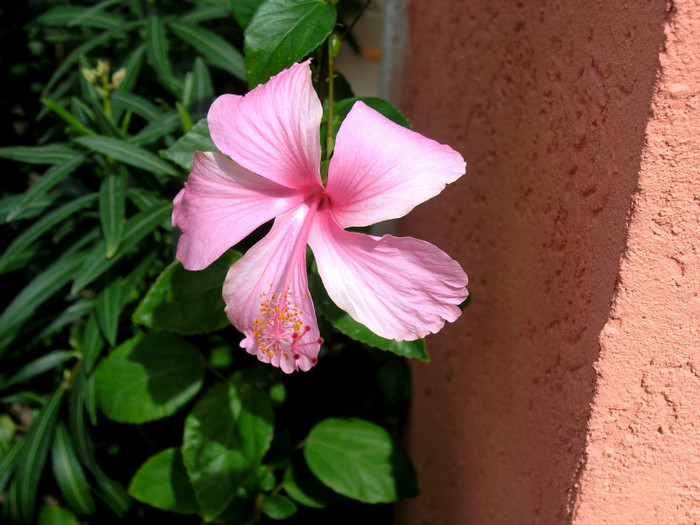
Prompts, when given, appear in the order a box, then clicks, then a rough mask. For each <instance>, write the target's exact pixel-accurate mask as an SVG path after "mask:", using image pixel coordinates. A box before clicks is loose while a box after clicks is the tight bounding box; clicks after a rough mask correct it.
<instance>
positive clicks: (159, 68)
mask: <svg viewBox="0 0 700 525" xmlns="http://www.w3.org/2000/svg"><path fill="white" fill-rule="evenodd" d="M146 53H147V54H148V60H149V62H150V63H151V65H152V66H153V69H155V71H156V73H157V74H158V78H159V79H160V81H161V82H162V83H163V85H164V86H165V87H166V88H167V89H169V90H170V91H172V92H173V93H174V94H175V95H176V96H177V97H178V98H180V97H181V95H182V79H180V78H177V77H176V76H175V74H174V73H173V68H172V65H171V63H170V58H169V57H168V38H167V35H166V32H165V24H164V23H163V20H162V19H161V18H160V17H157V16H150V17H149V18H148V21H147V23H146Z"/></svg>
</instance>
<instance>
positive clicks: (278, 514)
mask: <svg viewBox="0 0 700 525" xmlns="http://www.w3.org/2000/svg"><path fill="white" fill-rule="evenodd" d="M262 511H263V514H265V516H267V517H268V518H270V519H273V520H286V519H287V518H289V517H291V516H292V515H294V514H295V513H296V511H297V506H296V505H295V504H294V502H293V501H292V500H290V499H289V498H285V497H284V496H281V495H280V494H266V495H264V496H263V500H262Z"/></svg>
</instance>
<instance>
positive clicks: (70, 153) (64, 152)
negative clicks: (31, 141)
mask: <svg viewBox="0 0 700 525" xmlns="http://www.w3.org/2000/svg"><path fill="white" fill-rule="evenodd" d="M79 156H80V153H79V152H77V151H75V150H74V149H73V148H71V147H69V146H66V145H64V144H50V145H48V146H5V147H4V148H0V157H3V158H6V159H11V160H16V161H19V162H25V163H27V164H58V163H60V162H65V161H68V160H71V159H74V158H75V157H79Z"/></svg>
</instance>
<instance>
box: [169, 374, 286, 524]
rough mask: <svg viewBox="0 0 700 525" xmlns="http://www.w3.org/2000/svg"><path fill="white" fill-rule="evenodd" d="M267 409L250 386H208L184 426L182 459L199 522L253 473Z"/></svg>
mask: <svg viewBox="0 0 700 525" xmlns="http://www.w3.org/2000/svg"><path fill="white" fill-rule="evenodd" d="M273 417H274V414H273V411H272V405H271V403H270V400H269V398H268V397H267V395H266V394H265V392H264V391H263V390H262V389H260V388H258V387H256V386H254V385H250V384H244V383H238V384H236V383H230V384H228V385H223V384H216V385H214V386H213V387H212V388H211V389H210V390H209V391H208V392H207V393H206V394H205V395H204V397H203V398H202V399H201V400H200V401H199V402H198V403H197V405H196V406H195V407H194V409H193V410H192V412H191V413H190V415H189V416H187V419H186V420H185V432H184V440H183V445H182V456H183V459H184V462H185V467H186V468H187V473H188V475H189V478H190V482H191V483H192V487H193V488H194V491H195V494H196V496H197V501H198V502H199V504H200V506H201V508H202V512H201V515H202V517H203V518H204V519H205V520H208V521H210V520H211V519H213V518H215V517H216V516H217V515H219V514H220V513H221V512H222V511H223V510H224V509H225V508H226V506H227V505H228V504H229V503H230V502H231V501H232V500H233V497H234V495H235V493H236V490H237V489H238V488H239V487H240V486H241V485H242V484H243V483H244V482H245V480H246V478H247V477H248V476H249V475H250V474H251V473H253V472H254V471H255V469H256V467H257V466H258V464H259V463H260V461H261V460H262V458H263V456H264V455H265V452H266V451H267V449H268V448H269V446H270V443H271V441H272V435H273Z"/></svg>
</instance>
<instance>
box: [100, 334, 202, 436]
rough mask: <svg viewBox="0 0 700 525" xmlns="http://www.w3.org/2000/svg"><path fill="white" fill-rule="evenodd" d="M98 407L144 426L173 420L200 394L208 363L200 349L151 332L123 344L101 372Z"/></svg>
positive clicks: (171, 337) (105, 363) (129, 421)
mask: <svg viewBox="0 0 700 525" xmlns="http://www.w3.org/2000/svg"><path fill="white" fill-rule="evenodd" d="M95 378H96V381H97V383H96V386H97V403H98V405H99V407H100V409H101V410H102V412H103V413H104V414H105V415H106V416H107V417H108V418H110V419H112V420H114V421H119V422H120V423H144V422H146V421H153V420H156V419H161V418H164V417H167V416H170V415H172V414H174V413H175V412H177V410H178V409H179V408H180V407H182V406H183V405H184V404H185V403H187V402H188V401H189V400H190V399H192V397H194V395H195V394H196V393H197V392H199V389H200V388H201V387H202V381H203V379H204V363H203V360H202V358H201V356H200V354H199V351H198V350H197V348H196V347H194V346H193V345H191V344H190V343H188V342H187V341H185V340H184V339H181V338H180V337H177V336H175V335H172V334H167V333H159V332H153V331H151V332H147V333H146V334H145V335H138V336H136V337H133V338H132V339H129V340H128V341H126V342H124V343H123V344H121V345H119V346H118V347H117V348H116V349H115V350H114V351H113V352H112V353H111V354H110V355H109V356H108V357H107V358H106V359H105V360H104V361H103V362H102V363H101V364H100V366H98V367H97V370H96V371H95Z"/></svg>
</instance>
